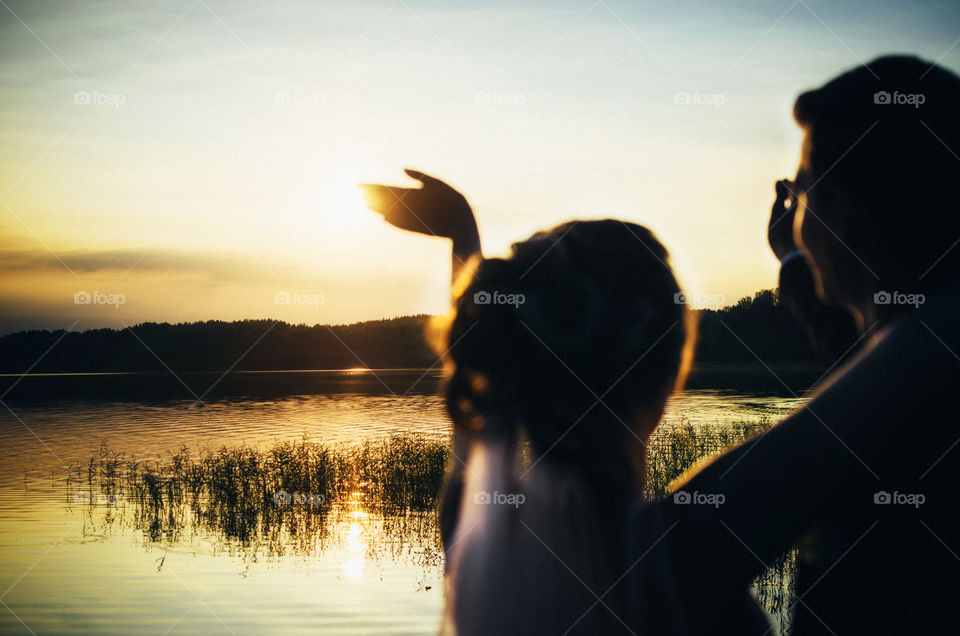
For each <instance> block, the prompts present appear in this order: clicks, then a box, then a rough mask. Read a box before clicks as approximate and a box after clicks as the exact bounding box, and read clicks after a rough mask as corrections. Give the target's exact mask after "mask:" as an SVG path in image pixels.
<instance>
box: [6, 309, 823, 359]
mask: <svg viewBox="0 0 960 636" xmlns="http://www.w3.org/2000/svg"><path fill="white" fill-rule="evenodd" d="M429 319H430V316H428V315H425V314H421V315H415V316H403V317H399V318H391V319H383V320H370V321H365V322H358V323H354V324H349V325H305V324H297V325H293V324H289V323H285V322H276V321H272V320H240V321H235V322H224V321H219V320H208V321H203V322H194V323H179V324H169V323H153V322H146V323H141V324H138V325H136V326H133V327H130V328H128V329H122V330H117V329H92V330H89V331H84V332H70V333H64V330H55V331H47V330H29V331H20V332H16V333H13V334H9V335H6V336H3V337H0V372H2V373H24V372H26V371H27V370H28V369H29V370H30V372H31V373H91V372H123V371H126V372H135V371H136V372H150V371H153V372H163V371H168V370H173V371H224V370H227V369H232V370H235V371H267V370H293V369H349V368H355V367H368V368H374V369H389V368H428V367H431V366H434V365H435V364H436V362H437V360H436V356H435V355H434V354H433V353H432V352H431V351H430V349H429V347H428V346H427V345H426V343H425V340H424V330H425V328H426V326H427V322H428V320H429ZM699 332H700V337H699V343H698V347H697V358H696V359H697V361H698V362H701V363H749V362H756V361H757V358H760V359H761V360H762V361H763V362H765V363H771V362H776V363H790V362H807V363H809V362H825V361H824V360H823V359H822V356H821V354H819V353H818V352H817V350H816V349H815V348H814V347H813V346H812V345H811V344H810V342H809V341H808V339H807V337H806V334H805V332H804V331H803V329H802V327H801V326H800V325H799V324H798V323H797V321H796V320H795V319H794V317H793V315H792V314H791V313H790V311H789V309H788V308H787V307H786V306H785V305H784V304H782V303H780V302H779V298H778V294H777V292H776V291H775V290H764V291H760V292H757V293H756V294H754V296H753V297H752V298H751V297H746V298H743V299H741V300H740V301H739V302H737V303H736V304H734V305H732V306H729V307H724V308H722V309H718V310H702V311H701V312H700V326H699ZM58 341H59V342H58Z"/></svg>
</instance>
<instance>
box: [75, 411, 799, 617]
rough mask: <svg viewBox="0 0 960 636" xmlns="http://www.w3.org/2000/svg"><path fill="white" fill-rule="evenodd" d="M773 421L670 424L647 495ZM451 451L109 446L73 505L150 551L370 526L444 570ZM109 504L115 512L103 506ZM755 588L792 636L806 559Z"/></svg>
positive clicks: (404, 438)
mask: <svg viewBox="0 0 960 636" xmlns="http://www.w3.org/2000/svg"><path fill="white" fill-rule="evenodd" d="M769 425H770V422H768V421H761V422H753V423H746V422H744V423H736V424H719V423H716V424H702V423H698V424H696V425H694V424H693V423H691V422H689V421H686V420H682V421H679V422H673V423H670V422H668V423H666V424H664V425H663V426H661V427H660V429H658V431H657V432H656V433H655V434H654V436H653V438H652V439H651V441H650V444H649V446H648V457H647V463H648V473H647V479H648V483H647V491H646V492H647V495H649V496H651V497H662V496H664V495H665V494H666V493H667V492H668V485H669V484H670V482H671V481H673V480H674V479H676V478H677V477H678V476H680V475H681V474H682V473H683V472H684V471H685V470H687V469H688V468H689V467H690V466H692V465H693V464H695V463H696V462H698V461H702V460H703V459H705V458H707V457H709V456H711V455H715V454H717V453H719V452H721V451H722V450H724V449H725V448H728V447H730V446H732V445H734V444H737V443H739V442H741V441H743V440H744V439H747V438H749V437H752V436H754V435H757V434H759V433H761V432H763V431H764V430H765V429H766V428H767V427H768V426H769ZM449 461H450V451H449V440H448V439H445V438H443V437H438V436H425V435H415V434H408V433H399V434H394V435H391V436H388V437H384V438H375V439H370V440H367V441H364V442H362V443H359V444H338V445H330V444H323V443H320V442H315V441H310V440H308V439H307V438H304V439H302V440H300V441H297V442H277V443H275V444H273V445H271V446H269V447H266V448H252V447H248V446H239V447H232V448H229V447H221V448H219V449H211V448H201V449H198V450H196V451H191V450H189V449H187V448H186V447H184V448H182V449H181V450H180V451H179V452H177V453H174V454H172V455H170V456H169V457H168V458H167V459H165V460H159V461H135V460H131V459H127V458H125V457H124V456H123V455H122V454H119V453H114V452H112V451H111V450H110V448H109V447H108V446H107V445H106V444H104V445H102V446H101V449H100V451H99V453H98V454H97V455H96V456H94V457H91V458H90V459H89V461H88V462H86V463H85V464H83V465H81V466H76V465H75V467H74V468H73V469H72V470H71V472H70V476H69V477H68V497H69V498H70V500H71V501H73V502H74V503H83V504H86V503H89V504H91V506H89V508H91V509H92V508H98V509H105V510H107V511H108V512H107V513H106V514H110V515H113V514H116V513H117V511H118V510H119V511H122V512H121V513H120V514H121V515H126V516H125V517H124V519H125V523H128V524H129V525H132V526H133V527H134V528H136V529H138V530H140V531H142V532H143V533H144V536H145V538H146V539H147V540H148V541H150V542H155V543H160V544H168V545H169V544H175V543H177V542H179V541H181V540H183V539H184V536H183V535H184V533H185V532H187V533H190V534H191V535H192V534H193V533H195V532H197V531H200V532H202V533H205V534H207V535H209V536H212V537H214V538H218V539H219V540H221V541H222V542H223V545H224V546H226V547H227V548H228V549H233V550H240V551H247V552H248V553H249V551H250V550H252V551H253V552H254V553H255V554H259V553H265V554H267V555H271V556H282V555H290V554H294V555H309V554H315V553H316V551H317V549H320V550H322V549H324V548H326V547H329V546H330V545H332V544H338V543H340V541H339V540H338V537H337V536H336V535H337V528H338V527H342V526H343V525H344V523H345V521H346V522H348V523H349V522H351V521H352V520H355V519H356V518H358V517H361V518H362V520H363V523H364V524H365V525H366V526H374V527H366V528H365V529H366V532H367V534H368V535H369V536H380V537H381V539H383V540H382V541H379V542H377V543H371V544H370V550H371V551H374V552H376V554H371V555H370V556H372V557H374V558H384V557H390V558H392V559H399V560H406V561H410V560H411V559H412V560H414V561H415V562H417V563H420V564H423V565H426V566H435V567H440V566H441V565H442V550H441V546H440V538H439V531H438V526H437V516H436V510H437V506H438V503H439V502H438V493H439V491H440V488H441V485H442V483H443V479H444V474H445V472H446V468H447V464H448V462H449ZM102 503H107V504H111V505H107V506H105V507H102V506H94V505H93V504H102ZM771 566H772V567H771V568H770V569H769V570H768V571H766V572H765V573H764V574H763V575H761V576H760V577H758V579H757V581H756V586H755V587H756V594H757V598H758V600H759V601H760V604H761V605H762V606H763V607H764V608H765V609H766V610H767V611H768V612H769V613H770V614H771V616H772V618H773V619H774V621H775V622H777V623H779V625H778V627H779V628H780V629H779V631H780V632H781V633H788V632H789V618H790V617H789V608H790V606H791V605H792V603H793V600H794V598H795V595H794V575H795V568H796V560H795V554H794V553H793V552H791V553H789V554H786V555H784V556H783V557H781V558H780V559H779V560H778V561H777V562H776V563H773V564H771Z"/></svg>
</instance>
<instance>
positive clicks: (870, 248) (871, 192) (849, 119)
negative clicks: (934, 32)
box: [794, 56, 960, 307]
mask: <svg viewBox="0 0 960 636" xmlns="http://www.w3.org/2000/svg"><path fill="white" fill-rule="evenodd" d="M794 117H795V119H796V120H797V123H798V124H799V125H800V126H801V127H802V128H803V129H804V131H805V133H806V135H805V138H804V146H803V155H802V158H801V162H800V168H799V171H798V174H797V178H796V183H797V188H798V189H799V190H800V191H801V202H802V203H803V205H801V206H799V208H798V212H797V216H796V219H795V225H794V232H795V238H796V241H797V245H798V246H800V247H801V249H802V250H803V251H804V252H805V253H806V254H807V256H808V257H809V259H810V260H811V262H812V265H813V269H814V272H815V276H816V277H817V283H818V287H819V290H820V293H821V295H823V296H824V297H825V298H827V299H828V300H831V301H834V302H838V303H841V304H844V305H846V306H848V307H856V306H858V305H861V306H862V303H864V302H869V301H870V300H872V298H873V295H874V294H875V293H877V292H878V291H890V292H893V291H899V292H902V293H917V292H923V293H927V294H931V293H938V292H940V291H942V290H944V289H945V288H947V287H950V286H955V285H956V284H957V282H958V281H957V273H958V272H960V247H957V249H955V250H951V247H952V246H953V245H954V244H955V243H956V242H957V241H958V240H960V200H958V199H957V198H956V197H955V196H954V195H953V192H952V190H953V188H954V187H957V186H958V185H960V78H958V77H957V76H956V75H955V74H953V73H951V72H950V71H947V70H946V69H944V68H941V67H939V66H937V65H935V64H933V63H930V62H926V61H923V60H920V59H918V58H915V57H906V56H888V57H882V58H878V59H876V60H874V61H873V62H871V63H870V64H868V65H866V66H860V67H857V68H855V69H853V70H851V71H848V72H847V73H844V74H842V75H840V76H839V77H836V78H835V79H833V80H831V81H830V82H828V83H827V84H825V85H824V86H822V87H821V88H819V89H816V90H812V91H809V92H806V93H803V94H802V95H800V97H798V98H797V101H796V104H795V105H794ZM938 259H939V262H938Z"/></svg>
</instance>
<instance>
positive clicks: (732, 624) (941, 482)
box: [628, 292, 960, 636]
mask: <svg viewBox="0 0 960 636" xmlns="http://www.w3.org/2000/svg"><path fill="white" fill-rule="evenodd" d="M958 312H960V292H954V293H952V294H945V295H943V296H942V297H940V298H938V299H937V300H933V299H930V298H928V299H927V303H926V304H925V305H923V306H922V307H920V308H919V309H917V310H912V309H911V310H910V311H909V312H907V313H906V314H904V315H902V316H901V317H900V318H899V319H898V320H897V321H896V322H894V323H892V324H890V325H888V327H887V328H885V330H884V331H883V332H882V334H881V335H880V336H878V337H877V338H876V339H875V341H874V342H873V343H871V344H870V345H869V346H868V347H866V348H865V349H864V350H863V351H861V352H859V353H858V354H857V355H856V356H855V357H854V358H853V359H851V360H850V361H849V362H848V363H847V364H846V365H844V367H843V368H841V369H840V370H839V371H837V372H836V373H834V374H833V376H832V377H831V378H830V379H828V380H827V382H826V383H825V384H824V385H823V386H822V387H821V388H819V389H818V390H817V391H816V392H815V394H814V396H813V398H812V399H811V401H810V402H809V403H808V405H807V406H806V407H804V408H802V409H800V410H799V411H797V412H796V413H794V414H793V415H791V416H790V417H788V418H787V419H785V420H784V421H783V422H781V423H780V424H778V425H776V426H774V427H772V428H771V429H769V430H768V431H767V432H766V433H764V434H763V435H761V436H760V437H758V438H756V439H754V440H751V441H748V442H746V443H744V444H742V445H740V446H738V447H736V448H735V449H733V450H731V451H729V452H727V453H725V454H724V455H722V456H721V457H719V458H718V459H717V460H716V461H714V462H712V463H710V464H709V465H707V466H705V467H704V468H702V469H701V470H699V471H698V472H697V473H696V474H694V475H693V476H692V477H689V478H688V479H687V480H686V481H685V483H682V484H681V485H679V486H677V489H678V490H682V491H684V492H688V493H694V492H697V493H704V494H722V495H723V496H724V498H725V500H724V503H723V504H722V505H719V506H711V505H697V504H685V503H681V502H679V501H678V500H677V499H676V498H674V497H670V498H667V499H665V500H664V501H660V502H655V503H649V504H640V505H638V506H637V507H636V508H635V509H634V511H633V513H632V515H631V517H632V518H631V525H630V530H631V532H632V535H633V536H632V539H631V543H632V545H631V550H632V555H631V556H632V557H633V559H634V561H632V562H631V563H630V564H628V565H632V564H633V563H635V565H634V567H633V568H632V569H631V570H630V575H629V576H630V577H631V584H630V589H631V592H630V594H631V602H632V604H633V608H634V610H635V612H634V615H633V619H632V620H633V621H634V625H635V629H636V631H637V633H641V634H642V633H655V634H693V633H705V634H706V633H709V634H717V633H736V634H747V633H763V632H764V630H765V629H766V628H765V626H764V627H760V625H761V622H759V621H757V620H756V619H757V618H758V613H757V608H756V604H755V603H752V601H751V599H750V598H749V597H748V589H749V585H750V583H751V581H752V580H753V578H754V577H755V576H756V575H757V574H759V573H760V572H762V571H763V570H764V569H765V568H766V566H767V565H768V564H770V563H772V562H773V561H774V560H775V558H776V557H777V556H778V555H780V554H782V553H784V552H786V551H787V550H789V549H790V548H791V547H792V546H798V548H799V555H800V561H799V563H798V572H797V588H798V589H797V591H798V597H799V601H798V602H797V604H796V610H795V622H794V629H793V634H795V635H797V636H806V635H809V634H835V635H836V636H843V635H845V634H919V633H925V634H926V633H960V612H958V611H957V609H956V607H955V603H956V601H957V600H958V599H960V488H958V487H960V426H958V423H960V416H958V412H957V409H956V406H955V402H954V400H955V399H956V398H955V393H954V391H957V390H958V388H960V358H958V352H960V320H958V319H957V316H958ZM921 497H922V499H921ZM888 501H889V503H887V502H888Z"/></svg>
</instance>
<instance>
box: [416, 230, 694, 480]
mask: <svg viewBox="0 0 960 636" xmlns="http://www.w3.org/2000/svg"><path fill="white" fill-rule="evenodd" d="M667 258H668V256H667V251H666V249H664V247H663V245H661V244H660V242H659V241H658V240H657V239H656V238H655V237H654V236H653V234H652V233H651V232H650V231H649V230H647V229H646V228H644V227H641V226H638V225H634V224H631V223H623V222H620V221H615V220H604V221H574V222H570V223H566V224H563V225H560V226H557V227H555V228H553V229H552V230H550V231H547V232H540V233H537V234H534V235H533V236H532V237H530V238H529V239H527V240H526V241H523V242H521V243H517V244H515V245H514V246H513V250H512V254H511V255H510V257H509V258H506V259H488V260H484V261H477V262H475V263H472V264H471V266H470V267H468V268H467V269H466V271H465V273H464V275H463V280H462V281H461V285H460V292H459V295H458V297H457V299H456V301H455V307H454V312H453V314H452V316H451V317H450V318H449V319H448V320H447V321H446V322H444V323H443V328H442V329H440V330H439V336H438V337H437V338H435V339H434V342H435V345H436V348H437V349H438V351H440V352H444V353H445V357H446V360H447V363H448V372H449V377H448V385H447V405H448V409H449V411H450V415H451V416H452V418H453V419H454V421H455V422H456V423H458V424H459V425H462V426H465V427H467V428H482V427H483V426H484V425H485V424H486V423H487V422H488V421H492V420H498V421H501V422H507V423H509V424H510V425H512V426H518V427H519V426H522V427H523V429H524V430H525V432H526V435H527V437H528V438H529V439H530V441H531V443H532V445H533V448H534V451H535V452H536V453H537V454H546V455H549V457H550V458H551V459H555V460H558V461H564V462H568V463H570V464H574V465H576V466H579V467H582V468H584V469H585V470H586V471H587V472H589V473H592V474H594V475H597V476H600V477H602V478H605V479H606V478H611V479H618V478H621V477H622V476H623V474H625V473H624V472H623V471H624V469H625V467H624V462H623V460H624V459H627V458H626V457H625V452H626V451H627V450H628V449H631V448H634V447H635V445H636V444H637V441H638V440H641V441H644V442H645V441H646V440H645V438H646V437H647V436H648V435H649V433H650V432H651V430H652V426H653V425H654V424H655V422H656V420H658V419H659V416H660V414H661V412H662V407H663V403H664V401H665V400H666V398H667V396H668V395H669V393H670V391H671V390H672V389H673V387H674V386H675V385H676V383H677V382H678V379H679V378H680V376H682V375H683V372H684V370H685V367H686V364H687V362H688V361H689V357H690V353H691V349H692V348H691V347H690V346H688V345H689V343H690V341H691V339H692V332H693V327H692V322H691V321H689V320H688V311H687V309H686V306H685V304H684V303H683V298H682V295H681V293H680V288H679V286H678V285H677V281H676V279H675V278H674V276H673V272H672V271H671V269H670V267H669V265H667V263H666V261H667Z"/></svg>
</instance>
